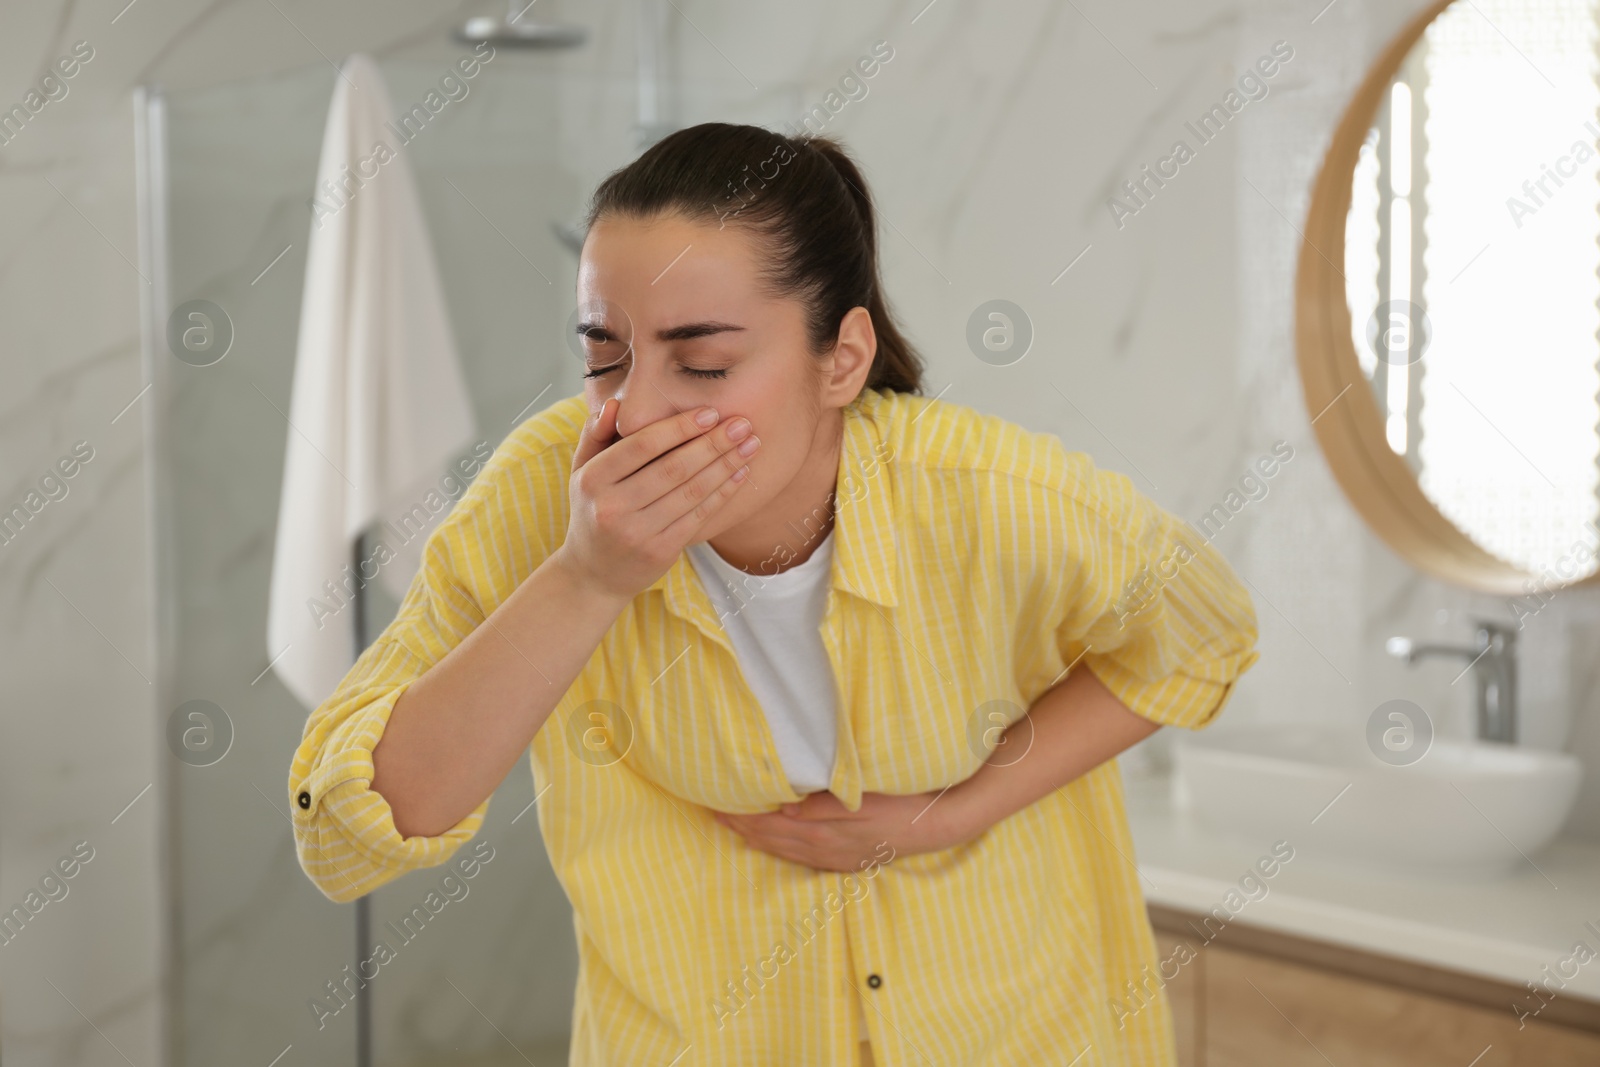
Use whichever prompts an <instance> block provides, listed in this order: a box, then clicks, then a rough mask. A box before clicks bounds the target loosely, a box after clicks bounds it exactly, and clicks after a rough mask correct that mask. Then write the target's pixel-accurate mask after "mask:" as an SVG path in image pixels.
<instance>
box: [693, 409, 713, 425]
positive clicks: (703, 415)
mask: <svg viewBox="0 0 1600 1067" xmlns="http://www.w3.org/2000/svg"><path fill="white" fill-rule="evenodd" d="M694 421H695V422H698V423H699V424H700V425H701V426H715V425H716V424H717V409H716V408H706V409H705V410H704V411H702V412H700V414H698V415H696V416H695V417H694Z"/></svg>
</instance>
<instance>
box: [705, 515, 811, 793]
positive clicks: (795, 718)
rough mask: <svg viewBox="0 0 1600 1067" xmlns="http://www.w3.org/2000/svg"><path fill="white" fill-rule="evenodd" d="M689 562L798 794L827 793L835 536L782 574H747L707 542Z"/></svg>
mask: <svg viewBox="0 0 1600 1067" xmlns="http://www.w3.org/2000/svg"><path fill="white" fill-rule="evenodd" d="M688 552H689V560H690V562H691V563H693V564H694V568H695V572H696V573H697V574H698V575H699V576H700V584H701V585H702V586H704V588H705V591H706V595H707V596H708V597H710V598H711V603H712V604H713V605H714V606H715V607H716V609H717V616H718V618H719V619H720V620H721V621H722V628H723V629H724V630H725V631H727V634H728V639H729V640H730V641H731V642H732V643H733V650H734V653H735V655H736V656H737V657H738V660H739V666H740V668H741V669H742V670H743V672H744V677H745V680H746V681H748V682H749V683H750V689H751V690H752V691H753V692H754V693H755V695H756V699H757V700H758V701H759V702H760V704H761V710H762V711H763V712H765V713H766V716H767V723H768V725H769V726H770V727H771V728H772V737H773V740H774V741H775V742H776V743H777V746H778V756H779V759H780V760H781V761H782V763H783V770H784V773H785V774H787V775H788V778H789V784H790V785H791V786H792V787H793V788H794V790H795V792H797V793H814V792H819V791H821V790H824V789H827V788H828V785H829V783H830V782H832V781H833V760H834V751H835V731H836V725H835V723H834V716H835V714H836V705H837V699H836V697H835V696H834V692H833V668H832V667H831V666H830V665H829V663H828V651H827V649H826V648H825V647H824V646H823V644H822V633H821V630H820V627H821V626H822V615H823V612H825V611H826V610H827V607H828V586H829V583H828V577H829V575H830V574H831V573H832V566H831V564H832V561H833V530H831V529H830V530H829V531H828V534H827V536H826V537H824V538H823V539H822V542H821V543H820V544H818V545H817V547H816V550H815V551H813V552H812V553H811V555H810V556H809V557H808V558H807V559H806V561H805V562H804V563H801V564H798V565H796V566H793V567H790V568H789V569H788V570H786V571H783V572H782V573H780V574H749V573H747V572H745V571H742V570H740V569H739V568H738V567H735V566H734V565H733V564H731V563H729V562H728V561H727V560H725V559H723V558H722V557H721V556H719V555H718V554H717V551H716V549H714V548H712V547H711V545H710V543H709V542H706V541H700V542H698V543H696V544H692V545H690V546H689V548H688Z"/></svg>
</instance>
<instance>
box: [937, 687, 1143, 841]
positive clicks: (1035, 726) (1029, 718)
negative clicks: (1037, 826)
mask: <svg viewBox="0 0 1600 1067" xmlns="http://www.w3.org/2000/svg"><path fill="white" fill-rule="evenodd" d="M1158 729H1160V724H1159V723H1155V722H1152V721H1151V720H1149V719H1147V718H1145V717H1143V716H1142V715H1138V714H1136V713H1134V712H1133V711H1131V710H1129V708H1128V707H1127V705H1125V704H1123V703H1122V701H1120V700H1118V699H1117V698H1116V696H1115V695H1113V694H1112V692H1111V691H1110V690H1109V689H1107V688H1106V687H1105V685H1104V684H1103V683H1101V681H1100V679H1098V678H1096V677H1095V676H1094V672H1092V671H1090V670H1089V669H1088V668H1087V667H1083V666H1078V667H1075V668H1073V670H1072V671H1071V673H1069V674H1068V675H1067V677H1066V678H1065V679H1063V680H1062V681H1061V682H1059V683H1057V684H1056V685H1055V686H1053V687H1052V688H1050V689H1048V690H1046V691H1045V692H1044V694H1043V695H1041V696H1040V697H1039V698H1038V699H1037V700H1036V701H1034V703H1033V706H1032V707H1031V708H1029V709H1028V713H1027V715H1025V716H1023V717H1022V718H1021V719H1018V720H1017V721H1016V722H1014V723H1012V724H1011V725H1010V726H1009V727H1007V728H1006V732H1005V734H1004V735H1002V736H1003V743H1002V744H1001V745H1000V746H999V747H997V749H996V750H995V753H994V755H992V756H991V757H990V759H989V762H987V763H985V764H984V765H983V766H982V767H980V768H979V769H978V772H977V773H976V774H974V775H973V776H972V777H970V778H968V779H967V780H966V781H964V782H961V783H959V784H957V785H955V786H953V787H951V789H950V790H949V791H948V792H947V793H946V794H945V795H944V797H943V798H942V799H941V801H940V803H945V804H949V805H950V809H951V810H950V811H949V812H948V813H947V815H946V817H947V818H948V819H950V820H952V822H954V823H955V824H956V825H958V826H959V827H961V828H962V830H963V831H965V833H964V835H963V836H976V835H977V834H978V833H981V832H982V831H983V830H986V829H988V828H989V827H990V826H993V825H994V824H995V823H997V822H999V821H1000V820H1001V819H1004V818H1005V817H1006V816H1008V815H1010V814H1012V813H1013V812H1017V811H1020V810H1021V809H1023V808H1025V807H1027V806H1028V805H1029V804H1032V803H1033V802H1034V801H1035V800H1038V799H1039V798H1040V797H1043V796H1045V795H1046V794H1048V793H1050V792H1051V791H1052V790H1055V789H1058V788H1060V787H1061V786H1063V785H1065V784H1067V783H1068V782H1070V781H1072V780H1073V779H1075V778H1077V777H1079V776H1080V775H1082V774H1084V773H1086V772H1088V771H1090V770H1093V769H1094V768H1095V767H1098V766H1099V765H1100V764H1102V763H1104V762H1106V761H1107V760H1109V759H1112V758H1113V757H1115V756H1116V755H1117V754H1118V753H1120V752H1123V751H1124V750H1126V749H1127V748H1128V747H1130V746H1131V745H1133V744H1134V743H1136V742H1138V741H1141V740H1143V739H1144V738H1146V737H1149V736H1150V735H1151V734H1153V733H1155V732H1156V730H1158Z"/></svg>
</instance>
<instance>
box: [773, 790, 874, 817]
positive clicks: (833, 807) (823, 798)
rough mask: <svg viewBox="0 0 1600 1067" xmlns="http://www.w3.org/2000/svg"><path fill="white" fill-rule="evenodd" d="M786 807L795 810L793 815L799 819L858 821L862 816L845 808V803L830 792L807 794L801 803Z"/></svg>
mask: <svg viewBox="0 0 1600 1067" xmlns="http://www.w3.org/2000/svg"><path fill="white" fill-rule="evenodd" d="M785 807H786V808H794V809H795V811H794V812H793V813H792V814H793V815H794V817H795V818H797V819H858V818H860V817H861V815H862V813H861V812H859V811H851V810H850V809H849V808H847V807H845V806H844V801H842V800H840V799H839V798H838V797H836V796H834V795H833V794H832V793H829V792H821V793H807V794H806V795H805V796H804V797H802V798H801V799H800V803H798V804H788V805H785Z"/></svg>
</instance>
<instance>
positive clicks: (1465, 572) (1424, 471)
mask: <svg viewBox="0 0 1600 1067" xmlns="http://www.w3.org/2000/svg"><path fill="white" fill-rule="evenodd" d="M1597 39H1600V2H1597V0H1535V2H1527V0H1522V2H1511V0H1454V2H1449V3H1439V4H1435V5H1433V6H1432V7H1431V8H1429V9H1428V10H1427V11H1424V12H1423V13H1422V15H1420V16H1419V17H1418V18H1417V19H1416V20H1414V21H1413V22H1412V23H1411V24H1410V25H1409V26H1407V27H1406V29H1405V30H1404V31H1402V33H1401V34H1400V35H1399V37H1398V38H1397V39H1396V40H1395V41H1394V42H1392V43H1391V44H1390V45H1389V47H1388V48H1387V49H1386V51H1385V52H1384V54H1383V55H1382V56H1381V57H1380V58H1379V60H1378V62H1377V63H1376V65H1375V66H1374V67H1373V69H1372V71H1371V72H1370V73H1369V75H1368V76H1367V78H1366V80H1365V82H1364V83H1363V84H1362V86H1361V88H1360V90H1359V91H1358V92H1357V93H1356V96H1355V98H1354V99H1353V101H1352V102H1351V105H1350V107H1349V110H1348V111H1347V112H1346V114H1345V116H1344V118H1343V120H1342V122H1341V123H1340V125H1339V128H1338V130H1337V131H1336V133H1335V136H1334V140H1333V143H1332V145H1331V146H1330V148H1329V151H1328V155H1327V158H1326V160H1325V161H1324V165H1323V170H1322V173H1321V174H1320V175H1319V177H1318V180H1317V184H1316V187H1315V189H1314V191H1313V194H1312V204H1311V208H1310V211H1309V213H1308V217H1307V226H1306V235H1305V236H1306V241H1305V244H1304V245H1303V247H1302V249H1301V254H1300V265H1299V275H1298V294H1297V296H1298V300H1297V305H1298V307H1297V322H1296V332H1297V341H1298V347H1299V357H1300V369H1301V379H1302V382H1303V384H1304V387H1305V394H1306V401H1307V405H1308V408H1309V410H1310V413H1311V415H1312V418H1313V423H1312V425H1313V427H1314V428H1315V430H1316V433H1317V437H1318V440H1319V442H1320V443H1321V445H1322V447H1323V450H1324V452H1325V453H1326V454H1327V456H1328V459H1329V463H1330V465H1331V466H1332V468H1333V470H1334V474H1335V476H1336V477H1337V478H1338V480H1339V482H1340V485H1341V486H1342V488H1343V489H1344V491H1345V493H1346V494H1347V495H1348V496H1349V498H1350V500H1351V502H1352V503H1353V504H1354V505H1355V506H1356V508H1357V510H1359V511H1360V512H1361V514H1362V515H1363V517H1364V518H1366V520H1367V521H1368V522H1369V523H1370V524H1371V525H1372V527H1373V529H1374V530H1375V531H1376V532H1377V533H1378V534H1379V536H1381V537H1382V538H1383V539H1384V540H1385V541H1386V542H1387V543H1388V544H1389V545H1390V546H1391V547H1393V548H1394V549H1395V550H1396V551H1398V552H1399V553H1400V554H1401V555H1402V556H1404V557H1405V558H1406V559H1407V560H1408V561H1409V562H1411V563H1412V564H1413V565H1414V566H1416V567H1418V568H1419V569H1420V570H1423V571H1425V572H1427V573H1429V574H1431V575H1433V576H1434V577H1437V578H1440V579H1443V580H1446V581H1450V582H1454V583H1456V584H1460V585H1464V586H1467V587H1469V588H1473V589H1477V590H1480V591H1484V592H1493V593H1501V594H1507V595H1518V596H1521V595H1527V594H1530V593H1536V592H1540V591H1543V590H1546V589H1552V588H1559V587H1561V586H1564V585H1570V584H1574V583H1577V582H1588V581H1593V580H1595V579H1596V578H1600V573H1597V572H1600V551H1597V547H1596V546H1597V545H1600V117H1597V116H1600V80H1597V67H1596V59H1595V57H1596V42H1597Z"/></svg>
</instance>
